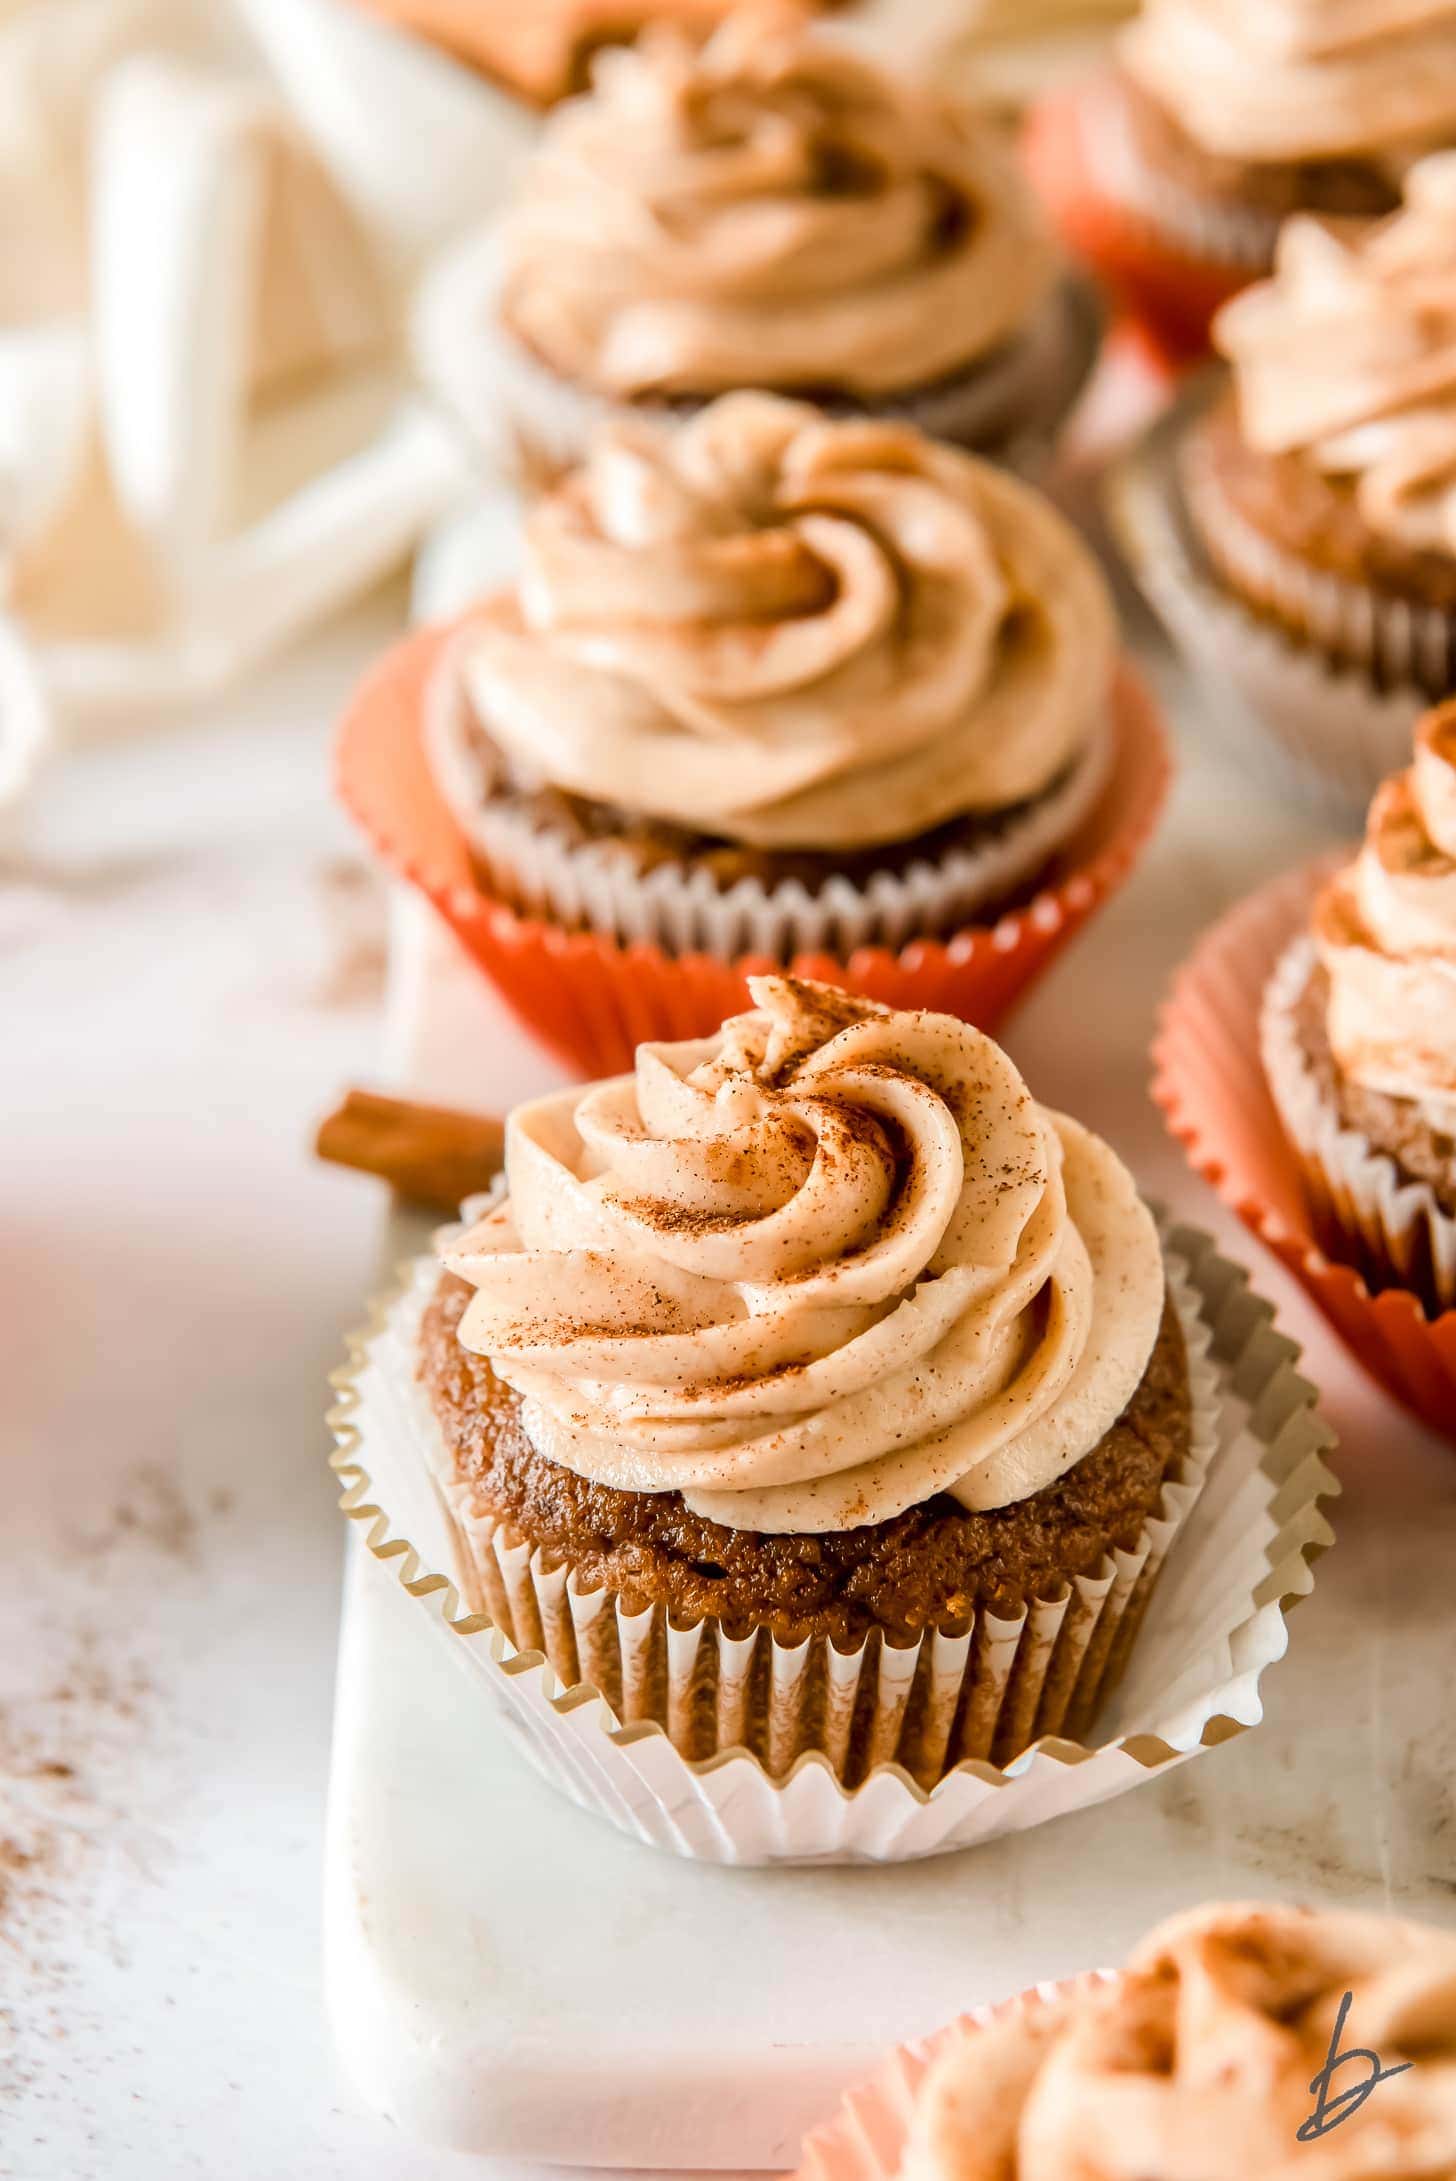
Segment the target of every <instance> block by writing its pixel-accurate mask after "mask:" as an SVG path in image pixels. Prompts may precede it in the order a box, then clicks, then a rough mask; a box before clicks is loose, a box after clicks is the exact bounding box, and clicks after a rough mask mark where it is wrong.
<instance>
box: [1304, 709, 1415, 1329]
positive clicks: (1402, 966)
mask: <svg viewBox="0 0 1456 2181" xmlns="http://www.w3.org/2000/svg"><path fill="white" fill-rule="evenodd" d="M1261 1045H1262V1050H1263V1056H1264V1066H1265V1070H1266V1072H1267V1074H1268V1078H1269V1085H1270V1089H1271V1090H1272V1092H1273V1095H1274V1102H1275V1105H1276V1106H1277V1108H1278V1110H1279V1115H1280V1119H1281V1120H1282V1121H1283V1124H1284V1127H1285V1131H1286V1133H1287V1134H1288V1137H1289V1140H1290V1143H1291V1145H1292V1146H1293V1149H1294V1151H1295V1153H1296V1155H1297V1156H1298V1158H1299V1161H1300V1164H1301V1166H1302V1168H1303V1170H1304V1174H1305V1180H1306V1186H1307V1188H1308V1191H1309V1197H1310V1203H1311V1206H1312V1208H1313V1211H1314V1214H1315V1218H1316V1222H1317V1231H1318V1232H1319V1234H1320V1236H1321V1239H1322V1240H1323V1241H1324V1242H1325V1244H1326V1247H1327V1248H1328V1249H1329V1251H1330V1252H1331V1254H1332V1255H1335V1256H1339V1257H1341V1258H1342V1259H1344V1260H1345V1261H1346V1262H1347V1263H1350V1264H1352V1265H1354V1266H1355V1267H1357V1269H1358V1270H1359V1271H1360V1272H1361V1273H1362V1275H1363V1276H1364V1278H1365V1279H1366V1281H1367V1282H1368V1284H1369V1285H1370V1286H1371V1287H1373V1288H1377V1289H1378V1288H1386V1287H1396V1288H1401V1289H1404V1290H1406V1291H1407V1292H1409V1293H1410V1294H1412V1295H1414V1296H1415V1297H1416V1298H1417V1299H1418V1300H1419V1302H1420V1304H1421V1306H1422V1308H1423V1309H1424V1310H1425V1311H1426V1312H1427V1313H1428V1315H1430V1316H1433V1317H1434V1316H1438V1315H1439V1314H1440V1313H1441V1312H1443V1311H1447V1310H1450V1309H1451V1308H1452V1306H1453V1305H1456V705H1445V706H1442V707H1441V708H1440V709H1439V710H1438V711H1435V712H1432V713H1429V714H1428V715H1427V716H1426V718H1425V719H1424V720H1422V722H1421V724H1420V726H1419V728H1418V729H1417V731H1416V743H1415V759H1414V763H1413V764H1412V765H1411V767H1410V769H1409V770H1408V771H1407V772H1405V773H1402V774H1400V775H1398V776H1397V777H1396V778H1394V779H1392V780H1389V781H1387V782H1386V784H1385V786H1384V787H1383V788H1382V789H1381V790H1380V792H1379V794H1378V795H1377V796H1376V798H1375V801H1374V803H1373V804H1372V805H1371V809H1370V816H1369V820H1368V822H1367V825H1366V831H1365V839H1364V842H1363V844H1362V846H1361V849H1360V852H1359V854H1358V855H1357V857H1356V858H1355V861H1354V863H1353V864H1351V865H1350V866H1349V867H1348V868H1347V869H1344V870H1341V871H1340V872H1338V873H1337V874H1336V876H1335V877H1334V878H1332V879H1331V880H1330V882H1329V883H1328V884H1327V885H1326V886H1325V887H1324V888H1323V889H1322V890H1321V892H1320V893H1319V894H1318V896H1317V897H1316V900H1315V903H1314V909H1313V914H1312V916H1311V919H1310V928H1309V930H1308V932H1307V933H1305V934H1302V935H1301V936H1300V937H1299V938H1297V939H1296V940H1295V941H1294V942H1293V943H1292V944H1291V946H1290V947H1289V948H1288V949H1287V950H1286V951H1285V953H1284V954H1283V955H1282V956H1281V957H1280V960H1279V963H1278V966H1277V967H1276V969H1275V971H1274V973H1273V976H1272V977H1271V979H1270V981H1269V986H1268V989H1267V992H1266V995H1265V1000H1264V1007H1263V1013H1262V1018H1261Z"/></svg>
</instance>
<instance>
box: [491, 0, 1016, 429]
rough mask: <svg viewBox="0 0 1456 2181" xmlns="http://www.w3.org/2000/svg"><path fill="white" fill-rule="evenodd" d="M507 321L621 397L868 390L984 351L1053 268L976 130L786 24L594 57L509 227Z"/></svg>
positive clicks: (665, 39) (567, 373)
mask: <svg viewBox="0 0 1456 2181" xmlns="http://www.w3.org/2000/svg"><path fill="white" fill-rule="evenodd" d="M501 249H502V259H503V289H502V299H501V311H502V316H503V319H504V321H505V323H506V324H507V325H508V326H509V327H510V329H511V330H512V331H513V332H514V333H515V334H516V335H517V336H518V338H519V339H520V340H521V341H523V342H524V343H525V345H526V346H527V347H528V348H530V349H531V350H532V351H533V352H534V353H535V354H536V355H538V356H539V357H541V358H542V359H543V360H544V361H545V362H546V363H547V364H549V365H550V366H551V367H552V369H554V370H555V371H557V372H559V373H560V374H561V375H562V376H563V377H565V378H568V379H570V380H571V381H572V382H573V383H575V384H577V385H585V386H589V387H591V388H593V389H595V390H596V391H597V392H599V393H603V394H607V395H610V396H612V397H614V398H618V399H628V398H635V397H639V396H642V395H664V394H687V395H698V396H704V395H711V394H715V393H719V392H723V391H726V390H727V389H730V388H732V387H738V386H766V387H773V388H777V389H780V390H792V389H794V388H799V389H804V390H810V391H824V390H826V389H831V388H832V389H834V390H835V391H838V392H843V393H846V394H851V395H856V396H861V397H869V396H875V395H886V394H891V393H895V392H903V391H905V390H907V389H911V388H916V387H923V386H928V385H931V384H933V383H934V382H935V381H937V380H939V379H941V378H944V377H947V376H948V375H949V374H950V373H952V372H954V371H958V370H960V369H961V368H963V367H964V366H965V365H967V364H968V363H970V362H972V361H973V360H975V359H976V358H978V357H980V356H983V355H985V354H986V353H987V352H988V351H990V350H991V349H992V348H994V347H995V346H996V345H997V344H998V343H1000V342H1002V341H1003V340H1005V339H1006V338H1007V337H1008V336H1010V335H1011V334H1013V333H1014V332H1015V331H1017V329H1018V328H1020V327H1021V326H1022V325H1023V324H1024V323H1025V322H1026V320H1027V318H1028V316H1029V315H1030V313H1031V312H1032V311H1033V310H1034V309H1035V308H1036V306H1037V304H1038V303H1039V302H1040V301H1041V300H1042V299H1043V298H1044V297H1045V295H1046V294H1047V293H1048V291H1049V289H1050V287H1051V285H1052V282H1053V279H1054V277H1055V271H1056V261H1055V254H1054V251H1053V249H1052V246H1051V243H1050V241H1049V239H1048V236H1047V234H1046V231H1045V229H1044V227H1043V225H1042V223H1041V219H1040V216H1039V214H1038V213H1037V211H1036V208H1035V205H1034V203H1033V201H1032V199H1031V196H1030V193H1029V191H1028V190H1027V188H1026V185H1025V184H1024V182H1023V181H1022V180H1021V178H1020V176H1019V174H1018V173H1017V172H1016V169H1015V167H1014V164H1013V163H1012V161H1011V159H1010V157H1009V155H1008V153H1007V152H1006V150H1005V149H1004V148H1003V146H1002V145H1001V143H1000V142H999V140H998V139H997V137H996V136H995V134H994V133H993V132H991V131H989V130H988V129H987V128H986V127H985V126H984V124H980V123H973V122H972V121H971V120H969V119H968V118H967V117H966V116H965V115H964V114H963V113H961V112H960V111H959V110H957V109H955V108H954V107H952V106H950V105H948V104H947V103H946V102H945V101H943V100H942V99H940V98H939V97H938V96H937V95H936V94H935V93H934V92H932V91H931V90H929V89H922V88H916V87H913V86H911V85H910V84H909V83H902V82H900V81H899V80H897V79H896V78H894V77H892V76H890V75H887V74H886V73H885V72H884V71H883V70H881V69H880V68H878V67H876V66H875V65H873V64H872V63H871V62H870V61H869V60H867V59H864V58H861V57H859V56H858V55H856V54H855V53H854V52H852V51H851V50H850V48H849V47H848V46H847V45H844V44H842V43H839V42H836V41H832V40H830V39H828V38H825V37H822V36H817V35H816V34H815V33H814V32H813V31H812V30H811V29H808V28H806V27H805V26H804V24H803V23H802V22H801V21H799V20H797V19H795V18H794V17H792V16H789V15H785V14H783V13H777V14H765V13H763V12H757V13H753V12H750V13H748V14H745V15H743V16H737V17H733V18H731V19H730V20H729V21H728V22H727V23H725V24H724V25H723V26H722V27H721V28H720V29H718V30H717V31H715V32H714V33H713V35H712V36H710V37H709V38H707V39H706V40H705V41H700V40H697V39H694V38H693V37H691V36H690V35H688V34H687V33H686V32H684V31H683V30H681V29H679V28H673V27H670V26H665V25H664V26H660V27H659V28H658V29H657V30H655V31H649V32H647V33H645V34H644V36H643V37H642V38H641V40H640V41H639V43H638V44H637V45H636V46H635V47H634V48H631V49H623V50H620V51H612V52H608V53H604V54H603V55H602V56H601V57H600V58H599V60H598V62H597V65H596V70H595V76H594V88H593V90H592V93H591V95H590V96H589V97H587V98H585V99H581V100H577V101H574V102H573V103H572V104H570V105H569V106H567V107H565V108H563V109H562V110H561V111H560V113H559V114H558V115H557V116H556V117H555V118H554V119H553V120H552V122H551V123H550V124H549V126H548V128H547V131H546V136H545V139H544V141H543V144H542V147H541V150H540V152H539V154H538V156H537V158H536V159H535V161H534V162H533V164H532V167H531V169H530V171H529V174H528V176H527V178H526V180H525V182H524V184H523V187H522V189H521V190H520V192H519V194H518V196H517V198H516V200H515V202H514V203H513V204H512V206H511V207H510V209H509V211H508V212H507V214H506V216H505V218H504V220H503V223H502V228H501Z"/></svg>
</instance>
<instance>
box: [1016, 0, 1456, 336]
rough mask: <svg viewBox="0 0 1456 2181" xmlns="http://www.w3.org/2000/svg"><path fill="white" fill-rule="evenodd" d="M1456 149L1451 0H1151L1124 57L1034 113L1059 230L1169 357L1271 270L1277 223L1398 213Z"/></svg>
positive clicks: (1455, 30) (1126, 37)
mask: <svg viewBox="0 0 1456 2181" xmlns="http://www.w3.org/2000/svg"><path fill="white" fill-rule="evenodd" d="M1450 146H1456V6H1452V5H1450V4H1449V0H1447V4H1442V0H1419V4H1417V5H1414V6H1411V5H1405V4H1403V0H1396V4H1394V5H1392V4H1390V0H1364V4H1359V5H1352V6H1348V7H1342V8H1340V9H1337V10H1332V9H1330V8H1328V7H1326V6H1323V5H1321V4H1318V0H1316V4H1311V0H1148V4H1146V5H1145V6H1144V7H1143V9H1142V11H1141V14H1140V15H1139V17H1138V19H1137V20H1136V21H1135V22H1134V23H1133V24H1131V25H1130V26H1129V27H1128V29H1127V30H1126V31H1125V32H1124V33H1123V35H1122V39H1121V42H1120V50H1119V55H1118V64H1117V66H1116V68H1115V69H1114V70H1112V71H1109V72H1108V73H1107V74H1105V75H1103V76H1100V77H1098V78H1096V79H1095V80H1093V81H1091V82H1089V83H1088V84H1086V85H1084V86H1081V87H1079V88H1078V89H1077V90H1076V91H1074V92H1072V93H1071V94H1063V95H1062V96H1061V97H1059V99H1058V100H1057V102H1056V103H1055V105H1053V106H1051V107H1049V108H1048V109H1047V111H1046V112H1045V113H1044V114H1042V115H1039V116H1038V117H1037V121H1036V125H1035V128H1034V130H1033V136H1032V156H1033V165H1034V170H1035V171H1036V173H1037V175H1038V179H1039V180H1040V181H1041V183H1042V186H1043V189H1044V192H1045V194H1046V195H1047V196H1048V198H1049V201H1050V202H1051V203H1052V205H1053V207H1054V209H1055V211H1056V213H1057V216H1058V223H1059V225H1060V226H1061V227H1062V229H1063V231H1064V233H1065V234H1066V235H1067V237H1068V239H1069V240H1070V241H1071V242H1073V243H1074V245H1075V246H1076V247H1078V248H1079V249H1080V250H1081V251H1082V252H1083V253H1084V254H1085V255H1087V256H1088V257H1089V258H1090V259H1091V261H1092V262H1093V263H1094V264H1095V265H1096V266H1097V267H1098V269H1099V270H1100V271H1101V272H1102V273H1103V274H1104V276H1105V277H1106V278H1107V279H1108V281H1109V283H1110V284H1111V285H1112V286H1113V287H1114V288H1116V289H1118V290H1119V291H1120V292H1121V293H1122V294H1123V295H1124V296H1125V297H1126V299H1127V300H1128V301H1129V302H1130V304H1131V305H1132V306H1133V307H1134V308H1135V309H1136V310H1137V311H1138V312H1139V313H1140V314H1145V315H1146V316H1147V317H1148V318H1149V320H1150V321H1151V322H1152V323H1153V324H1154V325H1156V326H1158V327H1159V328H1160V329H1161V330H1162V332H1163V334H1164V336H1165V338H1166V339H1167V341H1168V343H1169V345H1170V347H1171V348H1172V349H1173V350H1174V351H1175V352H1177V353H1181V354H1183V355H1196V354H1197V353H1199V352H1200V351H1201V349H1202V348H1203V347H1204V345H1205V343H1206V340H1207V333H1208V327H1209V323H1210V321H1211V319H1212V317H1213V314H1214V312H1215V311H1216V310H1217V308H1218V307H1219V305H1220V304H1221V303H1222V302H1223V301H1225V300H1226V299H1227V298H1228V297H1229V296H1230V295H1232V294H1233V293H1235V292H1236V290H1237V289H1239V288H1240V287H1242V286H1243V285H1244V284H1245V283H1246V282H1247V281H1249V280H1252V279H1255V278H1257V277H1258V276H1259V275H1260V274H1262V273H1266V272H1267V271H1268V270H1269V268H1270V266H1271V265H1272V264H1273V261H1274V251H1275V243H1276V239H1277V236H1278V232H1279V227H1280V223H1281V222H1282V221H1283V220H1285V219H1286V218H1288V217H1289V216H1290V215H1291V214H1295V213H1301V212H1309V213H1315V214H1320V215H1326V216H1329V217H1332V218H1339V219H1345V218H1350V219H1366V218H1371V217H1375V216H1378V215H1380V214H1382V213H1385V212H1388V211H1390V210H1392V209H1393V208H1394V206H1395V205H1396V203H1397V202H1398V197H1399V190H1400V183H1401V178H1402V176H1403V175H1404V173H1405V171H1406V169H1407V168H1408V167H1409V165H1410V163H1411V161H1412V160H1413V159H1415V158H1418V157H1419V156H1421V155H1422V154H1423V153H1425V152H1429V151H1435V150H1443V149H1446V148H1447V147H1450Z"/></svg>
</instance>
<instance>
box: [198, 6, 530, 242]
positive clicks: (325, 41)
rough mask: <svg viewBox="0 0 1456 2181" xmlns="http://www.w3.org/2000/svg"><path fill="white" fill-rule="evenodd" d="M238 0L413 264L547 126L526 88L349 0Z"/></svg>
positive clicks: (345, 171) (471, 210)
mask: <svg viewBox="0 0 1456 2181" xmlns="http://www.w3.org/2000/svg"><path fill="white" fill-rule="evenodd" d="M236 4H237V6H238V9H239V12H240V13H241V15H242V16H243V18H244V20H245V21H246V22H247V24H248V27H249V29H250V30H251V31H252V32H253V35H254V37H255V38H256V39H257V41H258V44H259V45H260V46H261V47H262V49H263V51H264V53H265V54H266V55H267V58H268V60H269V61H270V63H271V64H272V66H273V68H274V70H275V71H276V73H277V75H278V78H279V81H280V82H281V84H282V86H283V89H284V91H285V92H286V94H287V96H288V99H289V101H290V103H291V104H292V107H293V109H294V112H295V113H296V115H297V117H298V121H299V124H300V126H301V127H302V128H304V129H305V130H307V132H308V134H309V136H310V138H311V139H312V141H313V143H314V144H315V146H316V147H317V149H318V150H319V152H320V153H321V155H322V156H323V157H324V158H325V159H327V161H328V162H329V164H330V166H331V167H332V168H333V170H334V172H335V173H336V174H337V176H338V178H339V180H340V182H341V184H342V185H343V187H344V188H346V189H347V190H348V192H349V194H350V196H351V197H352V198H353V199H354V201H355V203H356V204H357V205H358V206H359V208H360V209H361V211H362V212H363V213H364V214H365V215H366V216H367V217H368V219H369V220H370V221H371V223H372V224H374V225H375V226H376V228H377V230H378V232H379V233H380V234H381V235H382V236H383V237H385V239H386V240H387V241H388V243H389V245H390V247H391V248H392V250H393V251H394V253H395V254H396V256H397V258H398V259H400V260H401V261H402V262H403V263H404V264H405V265H406V266H411V265H418V264H419V263H420V262H421V260H422V259H423V257H424V255H425V254H426V253H427V252H428V251H429V250H430V249H432V248H433V247H434V246H435V245H436V244H438V243H441V242H444V241H445V240H447V239H448V238H449V237H450V236H451V235H453V234H456V233H458V232H459V230H460V229H461V228H462V227H463V226H465V225H466V224H467V223H468V222H469V221H471V220H472V219H478V218H479V217H480V216H481V214H482V213H486V212H489V211H491V210H493V208H494V207H495V206H496V205H497V204H498V203H499V202H500V201H501V199H502V198H503V197H504V195H505V194H506V191H507V189H508V188H509V185H510V180H511V176H512V174H513V173H514V171H515V169H516V167H517V165H518V164H519V162H520V160H521V159H522V158H523V157H524V156H525V154H526V153H527V152H528V151H529V150H530V148H531V146H532V144H534V142H535V140H536V136H537V134H538V132H539V129H540V119H541V117H540V115H539V114H538V113H537V112H536V111H535V109H534V108H532V107H531V106H529V105H527V104H526V103H525V102H524V101H523V100H521V99H519V98H516V97H514V96H512V94H511V93H510V92H508V91H506V90H503V89H502V88H501V87H500V86H498V85H496V84H494V83H492V82H491V81H490V79H489V78H488V77H486V76H483V75H481V74H479V73H477V72H476V71H475V70H474V69H471V68H467V67H466V66H465V65H464V64H463V63H462V62H460V61H456V60H452V59H451V58H450V57H449V55H448V54H445V53H442V52H440V51H439V50H438V49H437V48H436V47H434V46H431V45H428V44H426V43H425V42H424V40H423V39H420V38H416V37H413V36H411V35H410V34H409V33H408V32H406V31H402V30H397V29H395V28H394V27H393V26H392V25H391V24H389V23H386V22H383V21H381V20H380V19H379V18H378V17H377V16H372V15H370V14H368V13H367V12H366V11H365V10H364V9H362V8H360V7H357V6H352V5H350V4H349V0H236ZM525 4H529V0H525Z"/></svg>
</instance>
